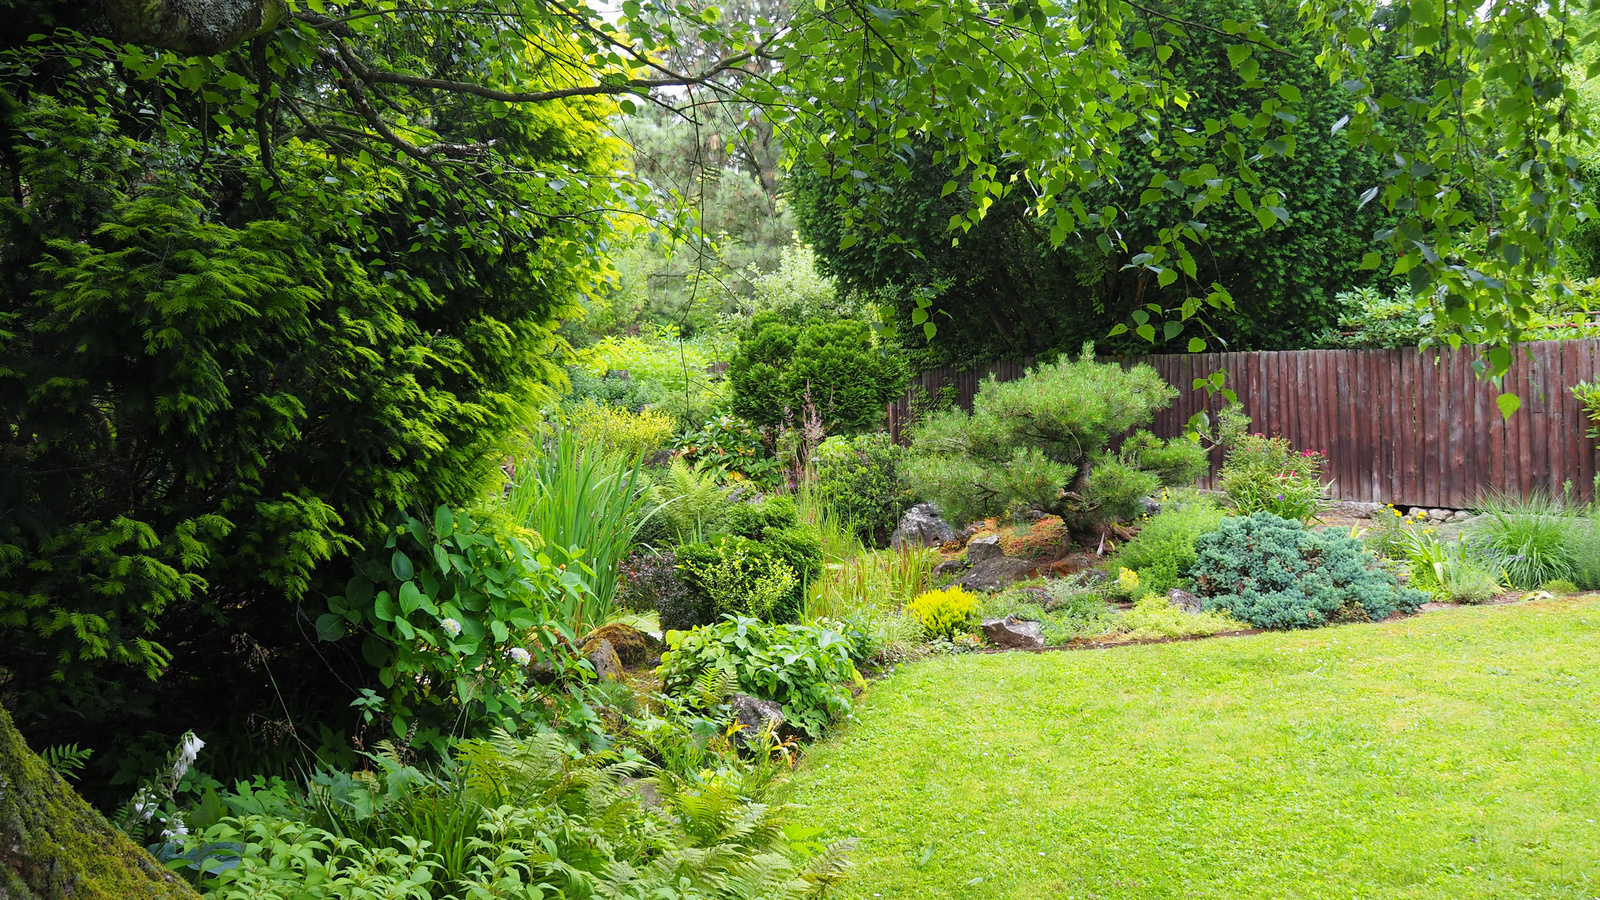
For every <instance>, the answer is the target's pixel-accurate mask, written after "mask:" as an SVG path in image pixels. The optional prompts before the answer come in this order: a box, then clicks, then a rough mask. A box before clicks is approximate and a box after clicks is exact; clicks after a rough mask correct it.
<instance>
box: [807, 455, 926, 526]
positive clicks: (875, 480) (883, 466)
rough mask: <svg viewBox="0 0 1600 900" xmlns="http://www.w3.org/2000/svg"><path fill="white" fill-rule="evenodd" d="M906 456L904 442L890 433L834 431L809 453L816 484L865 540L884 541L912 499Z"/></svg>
mask: <svg viewBox="0 0 1600 900" xmlns="http://www.w3.org/2000/svg"><path fill="white" fill-rule="evenodd" d="M904 459H905V448H903V447H901V446H899V445H897V444H895V443H894V442H893V441H891V440H890V439H889V435H888V434H886V433H883V432H875V433H872V434H862V435H857V436H856V437H853V438H844V437H842V436H838V435H835V436H833V437H830V438H828V439H827V440H824V441H823V442H822V443H821V444H820V445H818V447H817V450H816V452H815V453H813V454H812V456H811V464H812V467H813V469H814V471H815V480H814V481H813V483H812V484H813V489H814V490H815V491H816V492H817V497H818V499H820V500H821V501H822V502H823V503H826V504H827V505H828V506H829V507H830V508H832V509H833V511H834V513H835V514H836V515H838V516H839V517H840V518H841V519H843V520H844V521H845V522H847V523H849V524H850V526H851V527H852V528H854V529H855V532H856V536H857V537H859V538H860V539H861V541H862V542H863V543H866V544H868V545H871V546H875V547H886V546H888V545H889V537H890V535H892V534H893V533H894V529H895V526H897V525H898V524H899V523H900V516H901V515H903V514H904V513H905V511H906V509H907V508H909V507H910V506H911V502H912V496H911V491H910V489H909V488H908V487H907V485H906V479H905V473H904V471H903V468H904V465H905V463H904Z"/></svg>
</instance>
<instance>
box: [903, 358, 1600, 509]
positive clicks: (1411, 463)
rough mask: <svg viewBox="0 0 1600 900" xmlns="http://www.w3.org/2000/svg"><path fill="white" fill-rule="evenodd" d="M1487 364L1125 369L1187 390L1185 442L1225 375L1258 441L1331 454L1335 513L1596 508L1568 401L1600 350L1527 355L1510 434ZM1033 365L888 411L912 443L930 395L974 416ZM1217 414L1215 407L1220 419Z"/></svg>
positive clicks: (1163, 431)
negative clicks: (984, 386) (1500, 504)
mask: <svg viewBox="0 0 1600 900" xmlns="http://www.w3.org/2000/svg"><path fill="white" fill-rule="evenodd" d="M1481 358H1482V354H1481V352H1480V351H1478V350H1475V349H1471V348H1465V349H1462V350H1449V349H1438V350H1428V351H1418V350H1294V351H1281V352H1251V353H1203V354H1186V353H1180V354H1170V355H1158V356H1141V357H1133V358H1129V359H1124V360H1121V362H1123V363H1125V364H1128V365H1132V364H1134V363H1146V364H1148V365H1150V366H1152V367H1154V368H1155V370H1156V371H1157V372H1159V373H1160V374H1161V376H1162V377H1163V378H1164V379H1166V381H1167V382H1168V383H1169V384H1171V385H1173V386H1174V387H1176V388H1178V391H1179V394H1178V398H1177V400H1175V401H1174V402H1173V404H1172V406H1171V407H1169V408H1168V409H1166V410H1163V411H1161V412H1159V413H1157V415H1156V420H1155V422H1154V424H1153V425H1152V427H1151V430H1152V431H1154V432H1155V433H1156V434H1157V435H1159V436H1161V437H1175V436H1177V435H1179V434H1182V433H1183V430H1184V427H1185V425H1186V423H1187V422H1188V421H1189V417H1190V416H1191V415H1193V414H1194V413H1195V412H1197V411H1199V410H1200V409H1202V408H1206V407H1207V403H1208V400H1207V396H1206V392H1205V391H1204V390H1198V389H1195V388H1194V387H1193V384H1194V381H1195V379H1197V378H1203V377H1205V376H1207V375H1210V374H1211V373H1213V372H1218V371H1221V372H1225V373H1227V384H1228V386H1229V387H1230V388H1232V389H1233V390H1234V391H1235V392H1237V393H1238V395H1239V400H1240V402H1241V403H1243V404H1244V408H1245V412H1247V413H1248V414H1249V415H1250V418H1251V421H1252V424H1251V430H1252V431H1259V432H1263V433H1266V434H1278V435H1283V436H1284V437H1287V438H1288V439H1289V440H1290V441H1292V442H1293V443H1294V445H1295V447H1297V448H1300V449H1317V450H1322V451H1324V452H1325V453H1326V454H1327V456H1328V469H1329V471H1328V473H1327V474H1328V479H1329V482H1330V491H1329V493H1330V496H1332V497H1334V498H1336V499H1340V500H1364V501H1371V502H1386V503H1395V504H1397V505H1402V506H1426V507H1445V508H1462V507H1467V506H1470V505H1471V504H1472V502H1473V500H1474V498H1475V497H1477V496H1478V494H1479V493H1480V492H1481V491H1484V490H1487V489H1499V490H1503V491H1508V492H1513V493H1518V494H1524V495H1525V494H1527V493H1529V492H1532V491H1536V490H1546V491H1555V492H1558V491H1560V490H1562V485H1563V483H1564V482H1569V481H1570V482H1571V483H1572V488H1573V492H1574V494H1575V495H1577V496H1579V497H1581V498H1583V499H1585V500H1588V499H1592V498H1593V486H1594V477H1595V459H1596V448H1595V444H1594V442H1593V441H1592V440H1590V439H1589V438H1587V437H1586V436H1585V432H1586V430H1587V427H1588V422H1587V420H1586V418H1585V416H1584V412H1583V408H1582V405H1581V404H1579V403H1578V401H1577V399H1576V398H1574V397H1573V396H1572V391H1571V387H1572V385H1574V384H1576V383H1578V382H1579V381H1594V380H1596V378H1597V377H1600V340H1595V339H1585V340H1567V341H1535V342H1530V343H1526V344H1522V345H1520V346H1519V348H1518V349H1517V352H1516V355H1515V361H1514V362H1513V363H1512V366H1511V371H1510V372H1509V373H1508V374H1507V375H1506V377H1505V389H1506V390H1509V391H1511V392H1512V393H1515V394H1517V395H1518V396H1519V397H1521V398H1522V408H1521V409H1520V410H1519V411H1518V412H1517V413H1516V414H1515V415H1514V416H1512V417H1511V419H1510V420H1509V421H1507V420H1505V419H1503V418H1502V417H1501V415H1500V410H1499V408H1498V407H1497V406H1496V405H1495V402H1494V401H1495V397H1496V396H1497V395H1498V394H1499V393H1500V388H1497V387H1496V386H1495V385H1494V384H1492V383H1490V382H1488V381H1485V380H1480V379H1479V378H1478V377H1477V375H1476V374H1475V373H1474V371H1473V368H1472V363H1473V361H1474V360H1476V359H1481ZM1031 363H1032V360H1024V361H1022V362H1016V363H1002V364H999V365H995V366H991V367H990V368H989V369H987V370H984V371H979V372H959V371H956V370H954V369H937V370H934V371H931V372H924V373H923V374H922V375H920V376H918V377H917V378H915V379H913V382H912V387H911V390H909V391H908V392H907V395H906V397H905V398H902V399H901V400H900V401H898V402H896V403H893V404H890V406H889V427H890V432H891V433H892V434H893V435H895V438H896V439H897V440H899V439H901V438H902V437H903V436H904V435H903V432H904V429H905V427H906V425H907V424H908V423H909V422H910V421H911V419H912V416H913V414H914V406H915V403H916V402H922V401H919V400H916V399H915V398H916V397H917V395H919V394H920V395H921V396H922V397H927V398H932V399H935V400H937V399H940V398H941V396H942V397H944V398H947V399H949V400H952V401H954V402H956V403H958V404H960V405H961V406H963V407H965V408H968V409H970V408H971V406H972V398H973V396H974V395H975V394H976V393H977V390H978V386H979V384H980V383H981V382H982V380H983V379H984V378H985V377H987V376H989V375H991V374H992V375H993V376H994V377H996V378H998V379H999V380H1001V381H1010V380H1012V379H1014V378H1020V377H1022V375H1023V374H1024V373H1025V372H1026V370H1027V368H1028V366H1029V365H1031ZM1220 402H1221V401H1220V398H1211V400H1210V407H1209V408H1210V409H1211V410H1212V411H1215V409H1216V407H1217V405H1218V404H1219V403H1220ZM1221 462H1222V460H1221V454H1220V453H1214V454H1213V458H1212V470H1211V474H1210V475H1208V476H1206V477H1205V478H1202V479H1201V485H1202V486H1205V487H1211V486H1213V484H1214V478H1215V475H1216V471H1217V469H1218V467H1219V466H1220V465H1221Z"/></svg>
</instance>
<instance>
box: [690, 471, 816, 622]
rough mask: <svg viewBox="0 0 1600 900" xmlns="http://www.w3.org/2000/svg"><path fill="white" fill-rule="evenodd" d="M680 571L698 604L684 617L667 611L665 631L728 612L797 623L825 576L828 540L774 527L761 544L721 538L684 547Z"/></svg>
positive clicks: (809, 529)
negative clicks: (808, 593) (824, 547)
mask: <svg viewBox="0 0 1600 900" xmlns="http://www.w3.org/2000/svg"><path fill="white" fill-rule="evenodd" d="M769 502H770V501H769ZM736 508H737V507H736ZM677 567H678V577H679V580H680V581H681V582H682V583H683V584H684V586H685V587H686V588H687V589H688V590H689V592H690V594H691V595H692V596H693V598H694V600H693V602H691V603H688V604H684V605H683V607H682V609H683V612H682V613H681V614H680V613H678V612H677V611H669V610H666V609H661V610H660V613H661V615H662V616H663V618H662V621H661V625H662V627H663V628H670V629H682V628H690V627H694V626H697V625H705V624H709V623H711V622H714V621H716V620H717V618H718V617H720V616H723V615H727V614H736V615H744V616H756V617H758V618H761V619H764V620H767V621H772V622H793V621H796V620H797V619H798V618H799V616H800V609H801V604H802V603H803V602H804V598H805V594H806V588H807V586H808V585H810V584H811V583H813V582H815V581H816V580H817V578H818V577H819V576H820V575H821V574H822V539H821V536H820V535H818V534H817V531H816V529H815V528H814V527H813V526H810V525H791V526H788V527H781V528H769V529H767V530H765V531H763V532H762V537H761V538H760V539H759V540H758V539H755V538H750V537H745V536H741V535H738V534H724V535H718V536H715V537H712V538H711V539H710V540H709V541H707V542H705V543H698V544H685V545H683V546H681V547H679V548H678V550H677Z"/></svg>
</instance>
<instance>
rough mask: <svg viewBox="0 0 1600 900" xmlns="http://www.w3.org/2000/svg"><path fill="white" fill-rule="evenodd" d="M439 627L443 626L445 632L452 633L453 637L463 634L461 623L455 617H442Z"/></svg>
mask: <svg viewBox="0 0 1600 900" xmlns="http://www.w3.org/2000/svg"><path fill="white" fill-rule="evenodd" d="M439 627H440V628H443V629H444V633H445V634H448V635H450V636H451V637H460V636H461V623H460V622H457V621H456V620H455V619H441V620H440V621H439Z"/></svg>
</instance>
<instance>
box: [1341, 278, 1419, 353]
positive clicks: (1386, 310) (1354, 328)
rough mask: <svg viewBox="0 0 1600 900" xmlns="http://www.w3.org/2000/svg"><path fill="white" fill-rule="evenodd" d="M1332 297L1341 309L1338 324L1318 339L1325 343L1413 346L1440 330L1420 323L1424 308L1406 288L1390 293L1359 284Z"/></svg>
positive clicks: (1359, 345)
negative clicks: (1359, 285) (1360, 286)
mask: <svg viewBox="0 0 1600 900" xmlns="http://www.w3.org/2000/svg"><path fill="white" fill-rule="evenodd" d="M1333 299H1334V302H1335V303H1336V304H1337V305H1338V307H1339V308H1340V309H1341V310H1342V311H1341V312H1340V314H1339V325H1338V327H1337V328H1333V329H1329V330H1328V332H1327V333H1326V334H1324V335H1323V337H1322V340H1321V341H1320V343H1321V344H1322V345H1323V346H1325V347H1388V348H1404V347H1415V346H1417V345H1418V344H1421V343H1422V341H1423V339H1424V338H1428V337H1434V336H1436V335H1437V334H1438V333H1439V330H1440V329H1439V328H1438V327H1437V326H1436V327H1434V328H1430V327H1428V326H1427V325H1424V324H1423V322H1422V312H1423V310H1422V309H1421V308H1419V307H1418V304H1417V301H1416V299H1415V298H1413V297H1411V296H1410V291H1409V290H1406V291H1404V292H1402V293H1398V294H1394V295H1390V294H1387V293H1384V292H1383V291H1381V290H1379V289H1378V288H1376V287H1362V288H1356V289H1354V290H1350V291H1341V292H1339V293H1338V294H1336V295H1334V298H1333Z"/></svg>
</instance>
